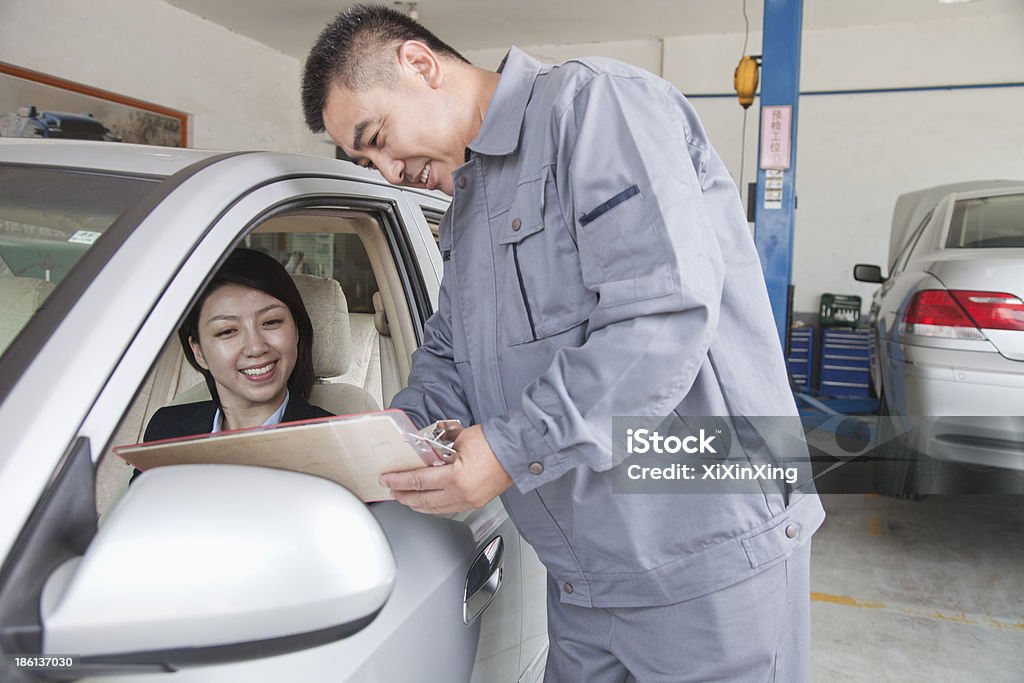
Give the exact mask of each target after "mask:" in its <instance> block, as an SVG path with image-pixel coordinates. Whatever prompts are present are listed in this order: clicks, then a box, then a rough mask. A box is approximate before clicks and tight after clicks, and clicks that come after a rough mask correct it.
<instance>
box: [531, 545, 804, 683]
mask: <svg viewBox="0 0 1024 683" xmlns="http://www.w3.org/2000/svg"><path fill="white" fill-rule="evenodd" d="M810 557H811V543H810V541H808V542H807V543H806V544H804V546H803V547H801V548H800V549H799V550H797V551H796V552H794V553H793V555H792V556H790V557H789V559H787V560H785V561H783V562H780V563H779V564H776V565H774V566H772V567H770V568H768V569H765V570H764V571H762V572H759V573H757V574H755V575H754V576H752V577H750V578H748V579H745V580H743V581H741V582H739V583H737V584H734V585H732V586H728V587H726V588H724V589H722V590H719V591H716V592H714V593H710V594H708V595H703V596H701V597H697V598H693V599H691V600H685V601H683V602H679V603H676V604H674V605H666V606H663V607H628V608H625V607H611V608H588V607H577V606H575V605H566V604H564V603H562V602H561V601H560V600H559V598H558V595H559V586H558V585H557V584H555V583H554V582H552V581H551V578H550V576H549V578H548V642H549V650H548V660H547V669H546V672H545V675H544V681H545V683H632V682H634V681H635V682H636V683H696V682H697V681H701V682H708V683H711V682H714V683H741V682H742V683H772V682H778V683H807V681H809V680H810V612H811V609H810V606H811V603H810V597H811V596H810Z"/></svg>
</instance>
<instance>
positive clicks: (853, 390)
mask: <svg viewBox="0 0 1024 683" xmlns="http://www.w3.org/2000/svg"><path fill="white" fill-rule="evenodd" d="M870 345H871V336H870V331H869V330H858V329H851V328H834V327H826V328H824V329H823V330H822V339H821V372H820V377H821V380H820V382H819V383H818V391H819V392H820V393H821V394H825V395H828V396H835V397H837V398H867V397H868V396H869V395H870V391H871V390H870V386H869V384H868V375H869V366H868V353H869V350H870Z"/></svg>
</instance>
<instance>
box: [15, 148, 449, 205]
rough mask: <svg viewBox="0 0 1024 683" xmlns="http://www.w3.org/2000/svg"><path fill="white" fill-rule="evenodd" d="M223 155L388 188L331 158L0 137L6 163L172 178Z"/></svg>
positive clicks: (437, 194)
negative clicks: (259, 157)
mask: <svg viewBox="0 0 1024 683" xmlns="http://www.w3.org/2000/svg"><path fill="white" fill-rule="evenodd" d="M225 154H264V155H269V156H274V157H278V158H280V159H281V160H282V161H286V164H285V165H286V166H287V167H289V168H294V167H298V168H305V169H306V170H308V171H310V172H313V173H315V172H324V173H330V174H331V175H341V176H345V177H349V178H353V179H356V180H362V181H367V182H372V183H375V184H377V185H388V184H389V183H388V182H387V181H386V180H384V178H383V176H381V175H380V174H379V173H378V172H377V171H372V170H370V169H366V168H362V167H361V166H358V165H357V164H354V163H352V162H350V161H343V160H340V159H333V158H331V157H318V156H313V155H303V154H291V153H286V152H260V151H246V152H224V151H218V150H208V149H191V148H185V147H157V146H154V145H135V144H130V143H126V142H98V141H94V140H43V139H33V138H0V159H3V161H4V162H5V163H14V164H32V165H40V166H57V167H62V168H78V169H90V170H98V171H99V170H102V171H110V172H115V173H126V174H130V175H148V176H171V175H174V174H175V173H177V172H178V171H181V170H182V169H185V168H188V167H189V166H191V165H192V164H196V163H200V162H203V161H206V160H209V159H212V158H214V157H217V156H220V155H225ZM401 189H402V190H403V191H405V192H412V193H414V194H418V195H423V196H425V197H432V198H435V199H441V200H443V201H450V200H451V198H450V197H448V196H446V195H444V194H442V193H440V192H437V191H434V192H430V191H427V190H423V189H419V188H411V187H403V188H401Z"/></svg>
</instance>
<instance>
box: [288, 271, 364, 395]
mask: <svg viewBox="0 0 1024 683" xmlns="http://www.w3.org/2000/svg"><path fill="white" fill-rule="evenodd" d="M292 279H293V280H295V286H296V287H298V289H299V294H301V295H302V303H304V304H305V305H306V311H307V312H308V313H309V317H310V319H311V320H312V321H313V371H314V373H315V374H316V376H317V377H318V378H319V377H337V376H338V375H344V374H345V373H346V372H348V366H349V363H350V362H351V361H352V331H351V329H350V328H349V321H348V303H347V302H346V300H345V293H344V292H343V291H341V285H340V284H338V281H337V280H335V279H333V278H329V277H317V276H315V275H305V274H302V273H293V274H292Z"/></svg>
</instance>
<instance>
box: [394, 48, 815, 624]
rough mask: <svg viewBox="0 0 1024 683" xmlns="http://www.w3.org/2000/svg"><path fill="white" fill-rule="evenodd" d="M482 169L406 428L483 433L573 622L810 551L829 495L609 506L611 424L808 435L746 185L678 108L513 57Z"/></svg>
mask: <svg viewBox="0 0 1024 683" xmlns="http://www.w3.org/2000/svg"><path fill="white" fill-rule="evenodd" d="M469 149H470V153H469V155H468V156H469V160H468V161H467V162H466V163H465V164H464V165H463V166H461V167H459V168H458V169H457V170H456V171H455V173H454V180H455V185H454V188H455V191H454V196H453V201H452V205H451V207H450V209H449V211H448V212H447V214H446V215H445V217H444V220H443V221H442V223H441V226H440V247H441V250H442V257H443V260H444V267H445V272H444V279H443V283H442V286H441V295H440V303H439V307H438V310H437V312H436V313H435V314H434V315H433V316H432V317H431V318H430V320H429V321H428V322H427V325H426V334H425V341H424V344H423V346H422V347H421V348H420V349H419V350H418V351H417V352H416V354H415V355H414V356H413V366H412V372H411V375H410V378H409V386H408V388H406V389H405V390H403V391H402V392H400V393H399V394H398V395H397V396H396V397H395V399H394V401H393V402H392V404H391V405H392V407H395V408H401V409H403V410H405V411H407V412H408V413H409V414H410V416H411V417H412V418H413V420H414V421H415V422H418V423H420V424H426V423H428V422H430V421H432V420H434V419H438V418H456V417H457V418H460V419H462V420H463V421H464V423H467V424H468V423H479V424H482V425H483V430H484V434H485V436H486V437H487V440H488V442H489V443H490V445H491V447H492V448H493V450H494V452H495V454H496V455H497V457H498V460H499V461H500V462H501V464H502V465H503V466H504V468H505V470H506V471H507V472H508V473H509V475H510V476H511V477H512V479H513V480H514V482H515V486H514V487H512V488H510V489H509V490H508V491H506V493H504V494H503V495H502V500H503V502H504V504H505V507H506V509H507V510H508V512H509V514H510V515H511V516H512V518H513V520H514V521H515V523H516V525H517V526H518V527H519V529H520V531H521V532H522V534H523V536H524V537H525V538H526V540H527V541H529V543H530V544H531V545H532V546H533V547H534V549H535V550H536V551H537V553H538V555H539V556H540V558H541V560H542V561H543V562H544V564H545V565H546V567H547V568H548V570H549V572H550V573H551V575H552V576H553V577H554V578H555V579H556V580H557V581H558V584H559V585H560V586H562V588H563V592H562V596H561V598H562V601H563V602H566V603H570V604H575V605H582V606H596V607H628V606H633V607H640V606H649V605H665V604H672V603H674V602H678V601H681V600H684V599H687V598H690V597H695V596H698V595H703V594H706V593H709V592H711V591H714V590H717V589H720V588H723V587H725V586H728V585H731V584H733V583H736V582H737V581H740V580H742V579H744V578H746V577H748V576H750V575H752V574H754V573H756V572H758V571H760V570H761V569H764V568H766V567H768V566H770V565H772V564H775V563H777V562H779V561H781V560H783V559H784V558H786V557H788V556H789V555H790V554H791V553H792V552H793V550H794V549H795V548H797V547H799V546H800V545H802V544H803V543H805V542H806V541H807V540H809V539H810V536H811V534H812V533H813V532H814V530H815V529H817V527H818V526H819V525H820V523H821V521H822V519H823V517H824V512H823V510H822V508H821V504H820V502H819V501H818V497H817V495H814V494H809V495H796V494H793V495H785V494H781V493H778V494H770V495H768V494H766V495H741V494H718V495H694V494H689V495H672V494H647V495H638V494H614V493H612V491H611V478H610V476H609V470H610V468H612V467H613V466H614V465H616V464H617V463H616V462H614V459H613V457H612V448H611V421H612V417H613V416H626V415H645V416H658V415H665V416H667V415H670V414H671V413H673V411H675V412H676V413H677V414H679V415H684V416H685V415H696V416H711V415H748V416H755V415H756V416H763V415H785V416H793V415H796V409H795V406H794V401H793V397H792V394H791V392H790V388H789V382H788V379H787V374H786V370H785V367H784V363H783V357H782V352H781V349H780V347H779V342H778V339H777V335H776V332H775V327H774V322H773V319H772V317H771V313H770V306H769V302H768V297H767V293H766V290H765V286H764V278H763V275H762V272H761V268H760V264H759V261H758V257H757V253H756V251H755V249H754V245H753V241H752V239H751V236H750V231H749V228H748V226H747V222H746V219H745V216H744V215H743V212H742V209H741V206H740V202H739V200H738V197H737V192H736V186H735V185H734V184H733V182H732V180H731V178H730V177H729V175H728V173H727V171H726V169H725V166H724V165H723V164H722V161H721V159H720V158H719V157H718V155H717V154H716V153H715V151H714V150H713V149H712V148H711V145H710V144H709V143H708V140H707V138H706V136H705V133H704V130H703V128H702V126H701V124H700V122H699V121H698V119H697V116H696V114H695V113H694V111H693V109H692V108H691V106H690V105H689V103H688V102H687V101H686V100H685V99H684V98H683V96H682V95H681V94H680V93H679V92H678V91H677V90H676V89H675V88H674V87H673V86H672V85H670V84H669V83H667V82H665V81H663V80H661V79H659V78H657V77H655V76H653V75H652V74H650V73H647V72H645V71H642V70H639V69H635V68H633V67H630V66H627V65H625V64H622V63H619V62H615V61H612V60H605V59H586V60H573V61H570V62H566V63H565V64H562V65H558V66H549V65H542V64H541V63H539V62H537V61H535V60H533V59H532V58H530V57H529V56H527V55H526V54H525V53H523V52H521V51H519V50H517V49H515V48H513V49H512V50H511V51H510V52H509V54H508V55H507V57H506V59H505V62H504V64H503V67H502V72H501V79H500V81H499V84H498V87H497V90H496V91H495V94H494V97H493V99H492V101H491V103H490V106H489V107H488V110H487V113H486V116H485V118H484V121H483V124H482V126H481V128H480V131H479V134H478V135H477V137H476V138H475V139H474V140H473V141H472V142H471V143H470V146H469ZM634 457H636V456H634Z"/></svg>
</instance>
